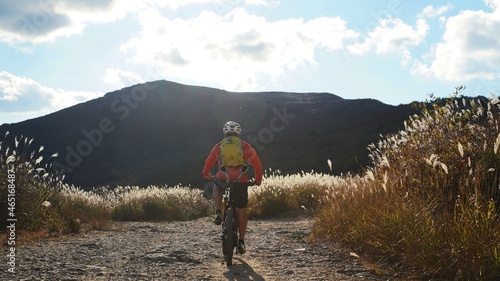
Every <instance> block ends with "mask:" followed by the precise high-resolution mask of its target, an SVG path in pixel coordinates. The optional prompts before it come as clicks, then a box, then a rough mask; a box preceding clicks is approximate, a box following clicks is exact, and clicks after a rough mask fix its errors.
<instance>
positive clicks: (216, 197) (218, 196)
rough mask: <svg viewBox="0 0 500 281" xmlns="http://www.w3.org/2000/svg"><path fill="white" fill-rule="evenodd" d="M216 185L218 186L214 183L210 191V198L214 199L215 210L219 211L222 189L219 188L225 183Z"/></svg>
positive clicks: (219, 182) (220, 182)
mask: <svg viewBox="0 0 500 281" xmlns="http://www.w3.org/2000/svg"><path fill="white" fill-rule="evenodd" d="M216 181H218V180H216ZM217 183H218V184H215V183H214V190H213V191H212V197H213V199H214V205H215V209H216V210H220V209H221V207H222V193H223V191H222V188H221V187H220V186H222V185H223V184H225V183H224V182H222V181H218V182H217Z"/></svg>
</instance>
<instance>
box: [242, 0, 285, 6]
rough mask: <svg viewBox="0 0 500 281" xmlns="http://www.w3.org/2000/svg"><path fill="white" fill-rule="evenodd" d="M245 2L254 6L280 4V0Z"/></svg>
mask: <svg viewBox="0 0 500 281" xmlns="http://www.w3.org/2000/svg"><path fill="white" fill-rule="evenodd" d="M245 4H248V5H253V6H266V7H276V6H278V5H279V1H278V0H245Z"/></svg>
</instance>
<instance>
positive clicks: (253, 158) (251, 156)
mask: <svg viewBox="0 0 500 281" xmlns="http://www.w3.org/2000/svg"><path fill="white" fill-rule="evenodd" d="M220 144H221V143H220V142H219V143H218V144H216V145H215V146H214V147H213V148H212V151H210V154H209V155H208V157H207V160H205V166H204V167H203V172H202V175H203V177H204V178H206V179H211V176H210V170H211V169H212V167H213V166H214V165H215V162H217V165H218V167H219V168H220V166H221V159H220V158H221V157H220ZM241 149H242V150H243V159H245V161H247V162H248V163H250V164H251V165H252V167H253V169H254V172H255V182H256V183H257V184H260V183H261V182H262V163H261V162H260V159H259V156H258V155H257V152H255V149H253V147H252V146H251V145H250V144H248V143H247V142H246V141H244V140H241ZM226 168H227V170H228V174H229V176H230V177H231V178H233V175H232V174H236V177H237V176H238V175H239V168H238V167H226ZM231 172H233V173H231ZM215 176H216V177H217V178H219V179H221V180H226V175H225V174H224V173H223V172H221V171H220V170H218V171H217V174H216V175H215ZM247 181H248V176H247V174H246V173H245V174H243V176H242V177H241V178H240V182H247Z"/></svg>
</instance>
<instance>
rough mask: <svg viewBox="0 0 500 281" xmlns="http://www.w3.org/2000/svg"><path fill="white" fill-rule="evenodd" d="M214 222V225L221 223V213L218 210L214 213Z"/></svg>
mask: <svg viewBox="0 0 500 281" xmlns="http://www.w3.org/2000/svg"><path fill="white" fill-rule="evenodd" d="M214 223H215V224H216V225H221V223H222V214H221V213H219V212H216V213H215V219H214Z"/></svg>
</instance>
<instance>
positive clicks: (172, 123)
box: [0, 81, 414, 187]
mask: <svg viewBox="0 0 500 281" xmlns="http://www.w3.org/2000/svg"><path fill="white" fill-rule="evenodd" d="M412 113H414V110H413V109H411V107H410V106H409V105H401V106H397V107H395V106H389V105H386V104H383V103H380V102H378V101H376V100H370V99H363V100H344V99H342V98H340V97H338V96H335V95H332V94H328V93H285V92H259V93H233V92H227V91H222V90H217V89H212V88H206V87H197V86H187V85H182V84H178V83H173V82H168V81H154V82H149V83H145V84H139V85H135V86H132V87H128V88H124V89H121V90H118V91H114V92H111V93H108V94H106V95H105V96H104V97H102V98H98V99H95V100H91V101H88V102H85V103H82V104H78V105H75V106H72V107H69V108H66V109H64V110H61V111H58V112H55V113H53V114H49V115H47V116H44V117H40V118H36V119H32V120H28V121H25V122H20V123H16V124H4V125H2V126H0V135H1V136H4V134H5V131H10V133H11V135H20V134H23V135H24V136H29V137H33V138H35V144H36V145H44V146H45V152H46V153H47V155H51V154H53V153H54V152H58V153H59V157H58V158H57V159H56V161H55V162H54V166H55V167H56V170H58V171H59V172H64V173H65V174H66V180H67V181H68V182H70V183H74V184H76V185H81V186H83V187H92V186H98V185H116V184H138V185H149V184H169V185H173V184H177V183H183V184H191V185H193V186H197V185H200V184H202V183H203V182H204V180H203V179H201V169H202V167H203V164H204V160H205V158H206V156H207V155H208V153H209V152H210V149H211V148H212V146H213V145H214V144H215V143H216V142H217V141H219V140H220V139H221V138H222V125H223V124H224V123H225V122H226V121H228V120H235V121H237V122H239V123H240V124H241V125H242V127H243V133H242V138H243V139H245V140H247V141H248V142H250V143H251V144H252V145H253V146H254V148H255V149H256V150H257V152H258V153H259V155H260V157H261V160H262V162H263V164H264V167H265V168H269V167H272V168H273V169H280V170H281V171H282V172H283V173H295V172H300V171H301V170H304V171H310V170H311V169H314V170H315V171H318V172H329V170H328V166H327V165H326V160H327V159H331V160H332V161H333V163H334V164H333V168H334V170H333V172H334V173H340V172H348V171H354V172H355V171H358V170H359V168H360V165H362V166H365V165H367V164H369V162H368V157H367V156H368V155H367V150H366V147H367V145H368V144H370V143H372V142H376V141H377V140H378V139H379V134H386V133H390V132H396V131H397V130H399V129H401V128H402V125H403V121H404V120H405V119H406V118H407V117H408V116H409V115H410V114H412Z"/></svg>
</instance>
